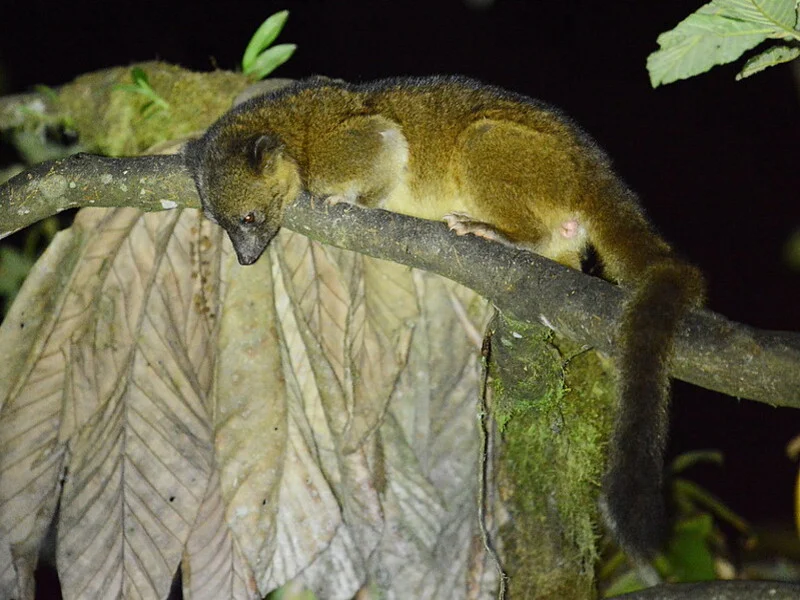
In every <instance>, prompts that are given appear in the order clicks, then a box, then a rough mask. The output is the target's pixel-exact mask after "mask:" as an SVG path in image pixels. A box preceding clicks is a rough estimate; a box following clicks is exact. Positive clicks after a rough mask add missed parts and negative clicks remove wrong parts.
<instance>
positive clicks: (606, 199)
mask: <svg viewBox="0 0 800 600" xmlns="http://www.w3.org/2000/svg"><path fill="white" fill-rule="evenodd" d="M185 158H186V163H187V165H188V166H189V168H190V169H191V171H192V173H193V176H194V179H195V181H196V183H197V189H198V192H199V194H200V198H201V201H202V205H203V209H204V211H205V214H206V215H207V216H208V218H210V219H212V220H213V221H215V222H216V223H218V224H219V225H221V226H222V227H223V228H225V230H226V231H227V232H228V235H229V236H230V239H231V241H232V242H233V246H234V248H235V250H236V254H237V256H238V258H239V262H240V263H242V264H243V265H247V264H251V263H253V262H255V261H256V259H258V257H259V256H260V255H261V253H262V252H263V251H264V249H265V248H266V246H267V244H269V242H270V240H271V239H272V238H273V237H274V236H275V234H276V233H277V232H278V229H279V228H280V226H281V222H282V219H283V214H284V210H285V208H286V207H287V206H288V205H289V204H291V203H292V202H293V201H294V200H295V199H296V198H298V196H299V195H300V194H301V193H303V192H308V193H310V194H312V195H313V196H315V197H319V198H328V199H329V200H330V201H347V202H355V203H358V204H361V205H364V206H369V207H382V208H385V209H388V210H393V211H396V212H400V213H405V214H408V215H412V216H415V217H420V218H424V219H436V220H444V221H445V222H446V223H447V224H448V225H449V226H450V228H451V229H453V230H455V231H456V232H457V233H459V234H467V233H470V234H474V235H479V236H483V237H487V238H490V239H493V240H497V241H499V242H501V243H504V244H510V245H513V246H516V247H520V248H525V249H528V250H531V251H533V252H536V253H538V254H541V255H543V256H546V257H548V258H551V259H553V260H556V261H558V262H560V263H563V264H565V265H568V266H570V267H573V268H576V269H579V268H580V267H581V259H582V258H583V257H584V255H585V253H586V251H587V248H588V247H589V246H590V245H591V246H592V247H594V249H595V250H596V252H597V255H598V256H599V258H600V261H601V263H602V268H603V273H604V277H606V278H607V279H609V280H611V281H614V282H617V283H618V284H620V285H621V286H624V287H625V288H627V289H629V290H630V291H631V292H632V295H631V296H630V300H629V301H628V302H627V304H626V306H625V310H624V317H623V324H622V327H621V329H620V331H619V335H618V340H617V341H618V349H617V350H618V351H617V353H616V355H615V356H614V358H615V362H616V365H617V369H618V372H619V378H618V381H619V383H618V389H619V398H620V410H619V416H618V419H617V421H616V423H615V428H614V433H613V437H612V440H611V444H610V449H609V466H608V470H607V473H606V476H605V478H604V485H603V496H604V505H605V508H604V512H605V514H606V517H607V518H608V520H609V521H610V523H611V525H612V528H613V530H614V531H615V533H616V535H617V538H618V540H619V542H620V543H621V545H622V546H623V548H625V549H626V550H627V551H629V552H630V553H632V554H634V555H636V556H637V557H639V558H647V557H649V556H651V555H652V554H653V552H654V551H655V550H656V549H657V548H658V547H659V545H660V544H661V542H662V541H663V535H664V534H665V532H666V530H665V516H664V512H665V511H664V499H663V495H662V493H663V490H662V479H663V459H664V456H663V455H664V446H665V443H666V436H667V428H668V405H669V379H668V370H667V360H668V356H669V352H670V347H671V343H672V339H673V337H674V334H675V330H676V328H677V325H678V322H679V321H680V319H681V317H682V316H683V315H684V314H685V313H686V312H687V311H688V310H689V309H690V308H691V307H694V306H698V305H699V304H700V303H701V302H702V298H703V294H704V284H703V280H702V277H701V275H700V273H699V271H698V270H697V269H696V268H695V267H693V266H691V265H689V264H687V263H686V262H684V261H683V260H681V259H680V258H679V257H677V256H676V255H675V253H674V252H673V250H672V248H671V247H670V246H669V244H667V242H665V241H664V240H663V239H662V238H661V237H660V236H659V235H658V234H657V233H656V232H655V231H654V230H653V227H652V226H651V225H650V223H649V222H648V221H647V219H646V218H645V216H644V214H643V212H642V210H641V208H640V206H639V204H638V202H637V199H636V197H635V195H634V194H633V193H632V192H631V191H630V190H629V189H628V188H627V187H626V186H625V184H624V183H623V182H622V181H620V179H619V178H618V177H617V176H616V174H615V173H614V171H613V170H612V168H611V165H610V162H609V159H608V158H607V157H606V155H605V154H604V153H603V152H602V151H601V150H600V149H599V148H598V147H597V146H596V145H595V143H594V142H593V141H592V140H591V138H589V136H588V135H586V134H585V133H584V132H582V131H581V130H580V129H579V128H578V127H576V126H575V125H574V124H572V123H571V122H570V121H569V120H568V119H566V118H565V117H564V116H563V115H562V114H561V113H559V112H558V111H557V110H555V109H553V108H550V107H548V106H547V105H545V104H542V103H540V102H537V101H535V100H532V99H530V98H527V97H525V96H521V95H518V94H515V93H512V92H508V91H505V90H502V89H499V88H496V87H491V86H487V85H483V84H481V83H478V82H476V81H473V80H470V79H465V78H461V77H424V78H395V79H386V80H382V81H375V82H372V83H366V84H361V85H350V84H346V83H344V82H340V81H331V80H325V79H313V80H309V81H305V82H299V83H296V84H293V85H290V86H289V87H287V88H284V89H282V90H280V91H277V92H273V93H271V94H268V95H264V96H260V97H257V98H253V99H251V100H249V101H247V102H245V103H243V104H241V105H239V106H237V107H236V108H234V109H233V110H231V111H230V112H229V113H228V114H226V115H224V116H223V117H222V118H221V119H220V120H219V121H217V123H215V124H214V125H213V126H212V127H211V128H210V129H209V130H208V131H207V133H206V134H205V135H204V136H203V137H202V138H200V139H198V140H196V141H193V142H190V143H189V144H188V145H187V147H186V149H185Z"/></svg>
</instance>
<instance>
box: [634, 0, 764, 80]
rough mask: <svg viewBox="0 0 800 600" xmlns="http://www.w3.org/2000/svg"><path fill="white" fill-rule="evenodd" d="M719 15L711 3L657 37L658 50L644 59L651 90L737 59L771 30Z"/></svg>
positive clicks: (762, 39)
mask: <svg viewBox="0 0 800 600" xmlns="http://www.w3.org/2000/svg"><path fill="white" fill-rule="evenodd" d="M718 12H719V11H718V10H717V8H716V7H715V4H714V2H712V3H710V4H706V5H705V6H703V7H702V8H700V9H699V10H698V11H697V12H695V13H693V14H691V15H689V16H688V17H687V18H686V19H684V20H683V21H681V22H680V23H678V25H677V27H675V29H673V30H671V31H667V32H666V33H662V34H661V35H660V36H658V40H657V41H658V45H659V46H661V49H660V50H657V51H656V52H653V53H652V54H651V55H650V56H648V57H647V70H648V72H649V73H650V83H651V85H652V86H653V87H657V86H659V85H661V84H664V83H670V82H673V81H677V80H678V79H686V78H687V77H691V76H693V75H697V74H699V73H703V72H705V71H708V70H709V69H710V68H711V67H713V66H715V65H721V64H725V63H728V62H731V61H733V60H736V59H737V58H739V57H740V56H741V55H742V53H743V52H745V51H747V50H750V49H751V48H753V47H754V46H757V45H758V44H760V43H761V42H763V41H764V40H765V39H766V38H767V37H768V36H769V34H770V33H771V32H772V31H773V29H772V28H770V27H768V26H765V25H758V24H754V23H751V22H748V21H740V20H736V19H731V18H727V17H724V16H721V15H719V14H718Z"/></svg>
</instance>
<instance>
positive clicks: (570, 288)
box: [0, 155, 800, 407]
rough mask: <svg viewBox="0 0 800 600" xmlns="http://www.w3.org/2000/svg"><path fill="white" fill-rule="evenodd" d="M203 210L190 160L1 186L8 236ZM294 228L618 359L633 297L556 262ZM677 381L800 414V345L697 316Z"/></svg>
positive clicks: (359, 218) (393, 235) (401, 234)
mask: <svg viewBox="0 0 800 600" xmlns="http://www.w3.org/2000/svg"><path fill="white" fill-rule="evenodd" d="M172 203H174V206H177V207H196V206H198V204H199V203H198V198H197V195H196V192H195V189H194V185H193V183H192V181H191V179H190V177H189V174H188V172H187V171H186V170H185V168H184V167H183V165H182V164H181V162H180V157H179V156H150V157H140V158H125V159H112V158H105V157H99V156H87V155H76V156H74V157H70V158H67V159H64V160H60V161H53V162H50V163H43V164H41V165H39V166H37V167H35V168H33V169H31V170H30V171H28V172H27V173H23V174H21V175H18V176H17V177H15V178H13V179H11V180H10V181H9V182H8V183H7V184H6V185H5V186H3V187H2V188H0V238H1V237H4V236H5V235H8V234H9V233H11V232H13V231H16V230H17V229H20V228H21V227H24V226H26V225H28V224H30V223H32V222H34V221H36V220H38V219H41V218H44V217H46V216H48V215H50V214H53V213H55V212H58V211H60V210H63V209H65V208H70V207H74V206H135V207H138V208H142V209H143V210H162V209H164V208H170V207H172V206H173V204H172ZM285 224H286V226H287V227H288V228H290V229H293V230H295V231H298V232H300V233H303V234H305V235H308V236H309V237H311V238H314V239H316V240H319V241H321V242H324V243H327V244H331V245H334V246H339V247H342V248H347V249H350V250H355V251H357V252H362V253H364V254H368V255H370V256H375V257H378V258H384V259H387V260H392V261H395V262H399V263H402V264H406V265H409V266H413V267H418V268H421V269H425V270H429V271H433V272H435V273H439V274H440V275H443V276H445V277H448V278H450V279H453V280H455V281H458V282H460V283H462V284H464V285H466V286H467V287H470V288H472V289H474V290H475V291H476V292H478V293H479V294H481V295H483V296H485V297H486V298H488V299H489V300H491V301H492V302H493V303H494V304H495V305H496V306H497V307H498V308H499V309H500V310H503V311H506V312H509V313H511V314H513V315H514V316H516V317H518V318H522V319H526V320H529V321H542V322H544V323H546V324H548V325H549V326H551V327H552V328H553V329H555V330H556V331H558V332H560V333H561V334H563V335H565V336H568V337H570V338H572V339H574V340H576V341H578V342H579V343H582V344H585V345H587V346H591V347H594V348H597V349H598V350H601V351H604V352H608V353H613V349H614V334H615V331H616V330H617V328H618V325H619V320H620V315H621V307H622V302H623V300H624V291H623V290H621V289H620V288H618V287H617V286H614V285H611V284H608V283H607V282H605V281H602V280H600V279H597V278H595V277H589V276H587V275H584V274H582V273H579V272H578V271H574V270H572V269H568V268H566V267H563V266H561V265H559V264H556V263H554V262H552V261H549V260H547V259H545V258H542V257H539V256H536V255H533V254H529V253H527V252H522V251H519V250H514V249H512V248H508V247H506V246H503V245H500V244H496V243H493V242H490V241H487V240H483V239H479V238H475V237H472V236H469V237H462V238H459V237H457V236H455V235H454V234H452V233H451V232H450V231H448V230H447V228H446V227H445V226H444V225H443V224H442V223H436V222H433V221H422V220H419V219H414V218H411V217H407V216H404V215H399V214H394V213H388V212H385V211H380V210H365V209H360V208H358V207H355V206H349V205H344V204H340V205H336V206H332V207H329V206H327V205H325V204H324V203H322V202H316V203H314V205H312V203H311V202H309V201H308V200H302V201H299V202H298V203H296V204H295V205H294V206H292V207H291V208H290V209H289V210H288V211H287V214H286V220H285ZM672 373H673V375H674V376H675V377H677V378H679V379H683V380H685V381H688V382H690V383H694V384H696V385H699V386H702V387H705V388H709V389H712V390H717V391H720V392H723V393H726V394H728V395H731V396H736V397H739V398H748V399H751V400H758V401H761V402H767V403H769V404H773V405H776V406H794V407H800V336H798V335H797V334H790V333H781V332H768V331H763V330H757V329H753V328H751V327H747V326H745V325H741V324H738V323H733V322H731V321H728V320H727V319H725V318H724V317H722V316H720V315H718V314H716V313H713V312H710V311H696V312H693V313H692V314H691V315H689V316H688V317H687V318H686V319H685V321H684V322H683V324H682V326H681V330H680V332H679V335H678V339H677V340H676V347H675V358H674V360H673V368H672Z"/></svg>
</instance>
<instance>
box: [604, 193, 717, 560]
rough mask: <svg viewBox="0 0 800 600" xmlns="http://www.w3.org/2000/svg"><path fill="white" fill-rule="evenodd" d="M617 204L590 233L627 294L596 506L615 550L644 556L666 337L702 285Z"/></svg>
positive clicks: (629, 204)
mask: <svg viewBox="0 0 800 600" xmlns="http://www.w3.org/2000/svg"><path fill="white" fill-rule="evenodd" d="M625 210H630V214H628V215H624V214H623V215H620V214H619V211H616V215H615V217H616V218H614V219H610V218H609V219H608V222H606V221H605V219H604V220H603V221H601V222H599V223H596V227H595V229H596V231H595V232H593V235H592V237H593V242H594V244H595V246H596V248H597V252H598V254H599V256H600V259H601V260H602V261H603V262H604V265H605V266H606V272H607V273H608V275H609V276H610V278H612V279H615V280H618V281H619V282H620V283H621V284H622V285H623V286H624V287H626V288H627V289H629V290H631V291H632V292H633V293H632V295H631V296H630V298H629V300H628V301H627V303H626V305H625V308H624V312H623V318H622V324H621V327H620V330H619V334H618V338H617V352H616V356H615V362H616V365H617V369H618V373H619V379H618V395H619V409H618V412H617V418H616V422H615V424H614V431H613V434H612V438H611V443H610V447H609V462H608V469H607V472H606V475H605V479H604V486H603V488H604V489H603V496H604V502H603V504H604V506H603V508H604V512H605V517H606V520H607V521H608V522H609V525H610V526H611V528H612V529H613V530H614V532H615V533H616V537H617V540H618V542H619V543H620V545H621V546H622V547H623V549H624V550H626V551H627V552H628V553H629V554H631V555H633V556H634V557H636V558H639V559H646V558H648V557H650V556H652V555H653V554H654V553H655V552H656V551H657V550H658V549H659V547H660V546H661V545H662V543H663V541H664V536H665V534H666V511H665V508H664V490H663V487H662V484H663V479H664V476H663V471H664V449H665V446H666V441H667V430H668V427H669V371H668V362H669V357H670V353H671V349H672V342H673V338H674V336H675V332H676V329H677V327H678V324H679V322H680V320H681V318H682V317H683V316H684V315H685V314H686V313H687V312H688V310H689V309H690V308H692V307H694V306H698V305H699V304H700V303H701V302H702V298H703V295H704V284H703V280H702V276H701V275H700V273H699V271H698V270H697V269H696V268H695V267H693V266H692V265H689V264H687V263H685V262H683V261H681V260H680V259H678V258H677V257H676V256H675V255H674V254H673V252H672V250H671V249H670V248H669V246H668V245H667V244H666V242H664V241H663V240H662V239H661V238H660V237H659V236H658V235H657V234H656V233H655V232H654V231H653V230H652V229H651V227H650V225H649V223H648V222H647V221H646V220H645V218H644V216H643V215H642V214H641V212H640V209H639V208H638V205H636V204H635V203H634V202H633V201H629V199H628V198H623V212H624V211H625ZM607 214H608V213H607ZM621 217H624V218H621ZM606 256H611V257H613V259H611V260H606V258H605V257H606Z"/></svg>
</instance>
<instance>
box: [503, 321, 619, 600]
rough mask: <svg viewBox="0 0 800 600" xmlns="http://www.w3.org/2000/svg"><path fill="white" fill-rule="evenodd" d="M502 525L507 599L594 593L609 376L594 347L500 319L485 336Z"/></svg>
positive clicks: (609, 400)
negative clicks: (498, 434)
mask: <svg viewBox="0 0 800 600" xmlns="http://www.w3.org/2000/svg"><path fill="white" fill-rule="evenodd" d="M491 372H492V375H493V381H494V391H495V396H494V407H493V415H494V417H495V419H496V420H497V422H498V423H499V424H500V426H501V431H502V437H503V443H502V451H501V457H500V464H499V465H498V474H499V482H500V486H501V490H502V493H503V496H504V498H505V500H506V501H507V503H508V504H509V506H510V507H511V513H512V514H511V520H510V523H509V525H508V526H507V527H506V528H505V529H504V530H503V531H501V537H502V538H503V544H504V547H505V549H506V552H505V554H506V563H507V564H506V568H507V571H508V574H509V577H510V580H509V586H510V588H509V591H510V595H511V597H513V598H576V599H577V598H591V597H593V596H594V594H595V591H594V563H595V561H596V559H597V548H596V534H595V528H594V524H595V523H596V522H597V517H598V514H597V494H598V491H599V481H600V479H601V474H602V470H603V466H604V463H605V460H604V445H605V444H604V440H606V439H607V436H608V432H609V431H610V425H611V423H610V414H611V408H612V407H613V401H614V395H613V385H612V384H613V381H612V377H611V375H610V373H609V369H608V365H605V364H603V361H601V359H600V358H599V357H598V356H597V355H596V353H594V352H583V351H582V350H581V349H580V348H577V347H575V346H574V344H571V343H569V342H567V341H566V340H562V339H560V338H558V337H554V336H553V335H552V332H550V330H548V329H547V328H545V327H543V326H539V325H530V324H525V323H519V322H514V321H511V320H508V319H505V318H503V317H500V318H499V319H498V321H497V322H496V325H495V331H494V334H493V337H492V366H491Z"/></svg>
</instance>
